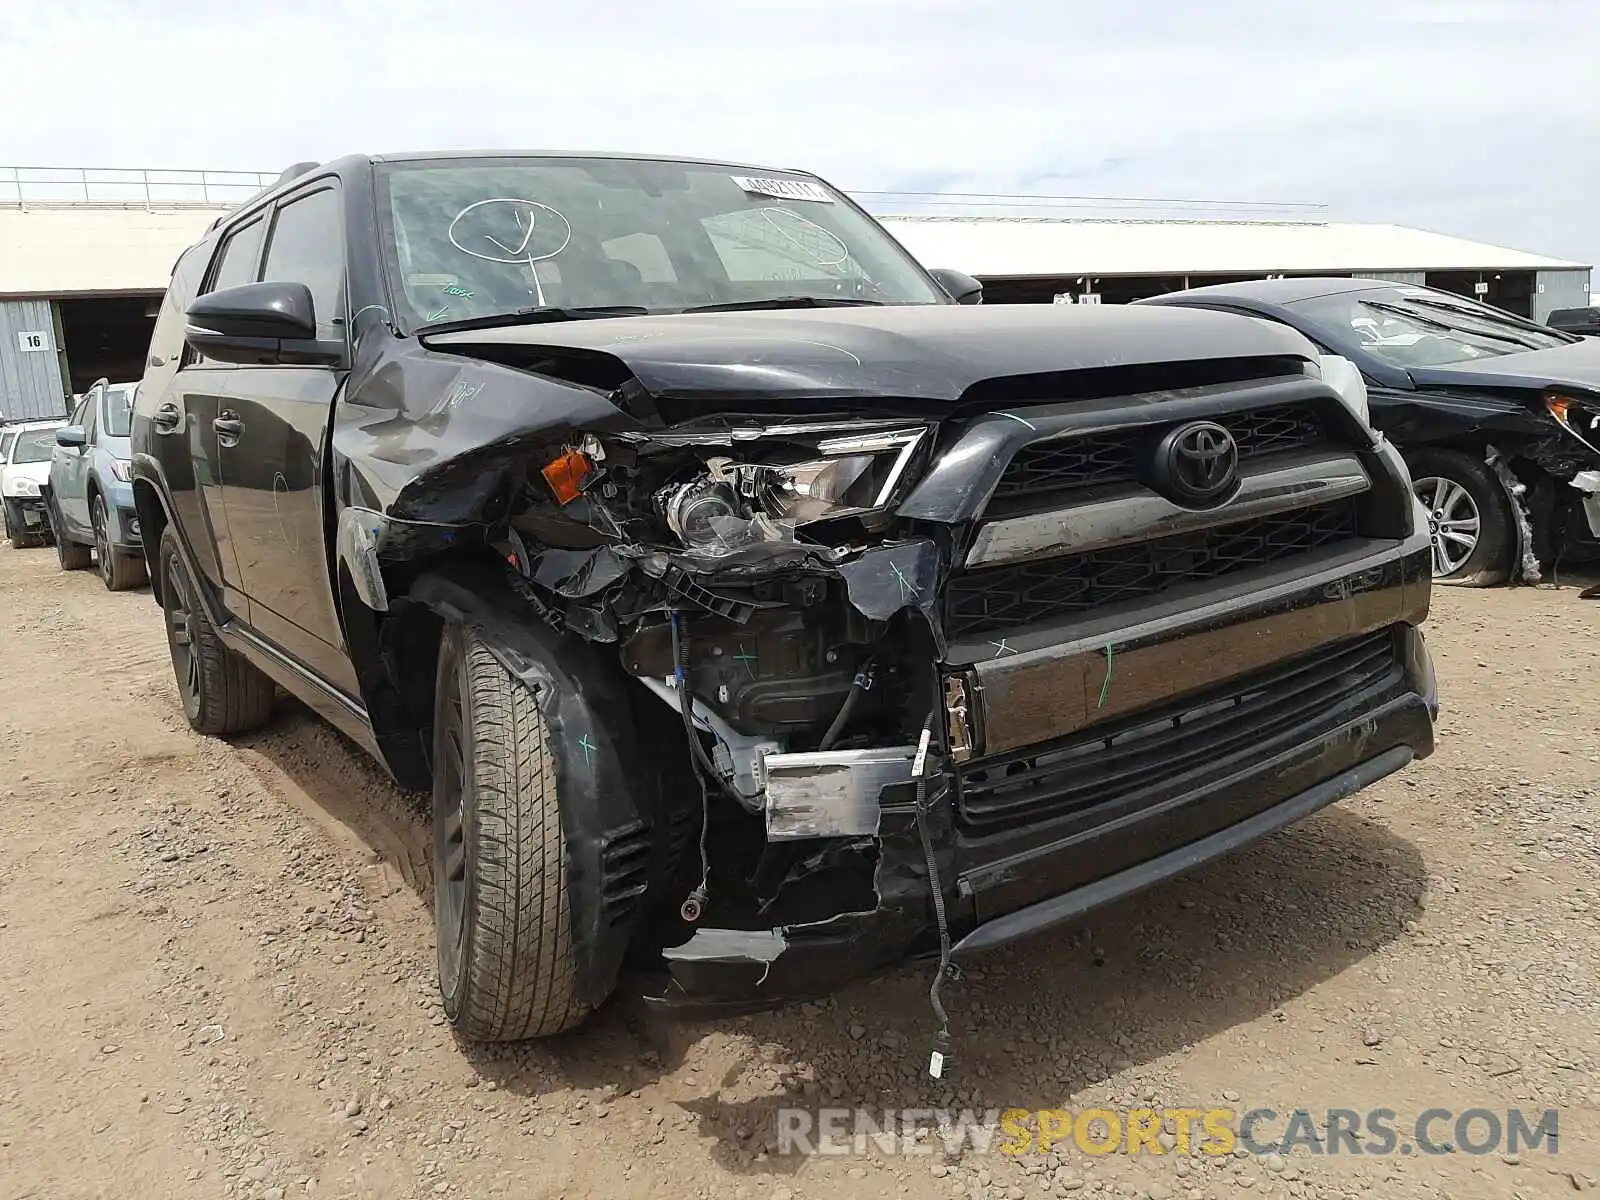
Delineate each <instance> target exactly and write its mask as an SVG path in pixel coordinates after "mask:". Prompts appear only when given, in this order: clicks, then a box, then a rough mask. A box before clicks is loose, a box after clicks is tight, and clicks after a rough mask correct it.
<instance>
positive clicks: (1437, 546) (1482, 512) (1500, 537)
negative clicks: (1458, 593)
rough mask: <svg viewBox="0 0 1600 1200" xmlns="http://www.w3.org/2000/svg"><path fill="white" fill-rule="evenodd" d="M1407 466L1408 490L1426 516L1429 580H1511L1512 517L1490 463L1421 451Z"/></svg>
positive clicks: (1483, 583) (1470, 583)
mask: <svg viewBox="0 0 1600 1200" xmlns="http://www.w3.org/2000/svg"><path fill="white" fill-rule="evenodd" d="M1410 467H1411V480H1412V490H1413V491H1415V492H1416V496H1417V499H1418V500H1420V501H1421V502H1422V507H1423V508H1424V509H1425V510H1426V511H1427V514H1428V535H1429V538H1430V539H1431V541H1432V543H1433V577H1434V578H1435V579H1436V580H1438V581H1439V582H1441V583H1454V584H1461V585H1464V586H1466V587H1492V586H1493V585H1495V584H1497V583H1504V582H1505V581H1506V580H1507V579H1508V578H1510V576H1511V566H1512V559H1513V557H1514V556H1515V554H1516V518H1515V514H1513V512H1512V511H1511V500H1510V498H1509V497H1507V495H1506V493H1505V489H1504V488H1503V487H1502V486H1501V485H1500V480H1499V479H1498V478H1497V477H1496V476H1495V473H1494V471H1493V470H1492V469H1491V468H1490V466H1489V464H1488V463H1485V462H1482V461H1480V460H1478V459H1476V458H1473V457H1472V456H1471V455H1470V454H1463V453H1461V452H1460V451H1458V450H1423V451H1419V452H1418V453H1417V454H1416V455H1414V456H1413V457H1412V459H1411V462H1410Z"/></svg>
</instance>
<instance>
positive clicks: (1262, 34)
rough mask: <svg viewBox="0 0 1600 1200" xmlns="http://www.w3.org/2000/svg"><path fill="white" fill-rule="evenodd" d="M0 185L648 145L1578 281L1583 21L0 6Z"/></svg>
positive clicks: (109, 2)
mask: <svg viewBox="0 0 1600 1200" xmlns="http://www.w3.org/2000/svg"><path fill="white" fill-rule="evenodd" d="M4 7H5V10H6V19H5V20H4V22H3V23H0V111H3V112H4V113H5V114H6V119H5V121H4V123H3V126H0V163H4V164H12V163H17V164H23V165H34V164H40V165H58V164H68V165H80V164H82V165H97V166H150V167H157V166H160V167H214V168H235V169H252V170H273V171H276V170H278V169H279V168H281V167H282V166H284V165H286V164H288V163H289V162H292V161H295V160H298V159H306V158H317V159H321V158H328V157H333V156H335V155H337V154H340V153H344V152H348V151H355V150H365V151H384V150H412V149H422V148H431V147H442V148H468V147H539V148H550V147H556V148H566V149H604V150H645V151H651V152H660V153H674V154H676V153H682V154H688V155H697V156H706V157H728V158H735V159H741V160H751V161H756V162H762V163H766V164H770V165H796V166H806V167H809V168H811V169H813V170H816V171H818V172H820V173H821V174H823V175H825V176H827V177H828V178H830V179H831V180H833V181H834V182H835V183H837V184H839V185H841V186H843V187H846V188H850V189H857V190H866V189H897V190H899V189H915V190H951V191H966V192H1007V193H1012V192H1026V193H1044V194H1071V195H1093V196H1156V197H1195V198H1208V199H1221V200H1249V201H1278V202H1281V201H1313V202H1322V203H1326V204H1328V205H1329V206H1330V211H1331V214H1332V215H1333V216H1334V217H1336V218H1343V219H1349V220H1373V221H1394V222H1398V223H1402V224H1413V225H1419V226H1424V227H1427V228H1432V229H1437V230H1441V231H1445V232H1450V233H1457V234H1461V235H1464V236H1468V237H1476V238H1480V239H1483V240H1486V241H1493V242H1500V243H1504V244H1509V245H1512V246H1516V247H1519V248H1523V249H1528V250H1533V251H1538V252H1543V253H1548V254H1553V255H1558V256H1562V257H1569V258H1576V259H1578V260H1580V261H1583V262H1588V263H1600V155H1597V153H1596V151H1595V146H1596V134H1597V133H1600V81H1597V77H1596V64H1597V63H1600V53H1597V51H1600V36H1597V35H1600V4H1596V3H1595V2H1594V0H1341V2H1340V3H1337V4H1320V3H1319V4H1311V3H1307V2H1306V0H1211V2H1209V3H1195V2H1194V0H1117V2H1110V3H1103V2H1100V0H988V3H980V2H977V0H965V2H962V0H717V2H716V3H702V2H701V0H677V2H675V3H665V2H657V0H610V2H609V3H603V4H596V5H593V6H584V5H579V4H568V3H561V4H557V3H551V2H550V0H543V2H541V0H531V2H529V0H474V2H467V0H459V2H458V3H454V4H448V5H447V4H441V3H435V2H433V0H257V2H255V3H250V4H242V5H230V4H228V3H227V0H140V2H139V3H138V4H135V3H133V0H5V4H4Z"/></svg>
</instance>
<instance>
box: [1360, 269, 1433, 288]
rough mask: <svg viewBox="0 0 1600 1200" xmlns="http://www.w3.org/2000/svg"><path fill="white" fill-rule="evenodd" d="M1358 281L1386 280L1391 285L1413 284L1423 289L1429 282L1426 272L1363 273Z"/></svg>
mask: <svg viewBox="0 0 1600 1200" xmlns="http://www.w3.org/2000/svg"><path fill="white" fill-rule="evenodd" d="M1356 278H1357V279H1384V280H1387V281H1388V282H1390V283H1412V284H1415V285H1416V286H1418V287H1421V286H1422V285H1423V284H1425V283H1426V282H1427V278H1428V277H1427V273H1426V272H1425V271H1362V272H1361V273H1360V274H1358V275H1357V276H1356Z"/></svg>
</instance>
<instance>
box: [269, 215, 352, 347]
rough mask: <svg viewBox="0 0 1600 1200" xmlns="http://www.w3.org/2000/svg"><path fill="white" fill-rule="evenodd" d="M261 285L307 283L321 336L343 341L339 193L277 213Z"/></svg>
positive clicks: (341, 235) (342, 234)
mask: <svg viewBox="0 0 1600 1200" xmlns="http://www.w3.org/2000/svg"><path fill="white" fill-rule="evenodd" d="M261 280H262V282H263V283H303V284H305V285H306V287H308V288H310V289H311V302H312V305H313V306H314V308H315V311H316V314H317V333H318V336H319V337H323V338H335V337H338V336H339V333H338V329H337V327H336V326H335V325H334V322H335V321H336V320H337V319H339V318H340V317H342V316H343V315H344V231H343V229H342V227H341V223H340V220H339V193H338V192H336V191H334V190H333V189H332V188H323V189H322V190H321V191H316V192H312V193H310V194H309V195H305V196H301V197H299V198H298V199H295V200H291V201H290V202H289V203H287V204H285V205H284V206H283V207H282V208H280V209H278V215H277V217H276V219H274V221H273V223H272V238H271V240H270V241H269V242H268V243H267V261H266V265H265V266H264V267H263V268H262V271H261Z"/></svg>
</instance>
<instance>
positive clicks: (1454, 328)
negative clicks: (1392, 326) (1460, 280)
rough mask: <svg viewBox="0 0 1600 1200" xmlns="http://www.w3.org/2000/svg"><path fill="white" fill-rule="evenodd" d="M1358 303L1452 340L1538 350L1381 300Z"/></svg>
mask: <svg viewBox="0 0 1600 1200" xmlns="http://www.w3.org/2000/svg"><path fill="white" fill-rule="evenodd" d="M1360 303H1361V304H1362V306H1363V307H1366V308H1375V309H1377V310H1378V311H1379V312H1387V313H1395V314H1396V315H1398V316H1402V317H1404V318H1405V319H1406V320H1408V321H1415V322H1416V323H1417V324H1418V325H1421V326H1422V327H1423V328H1425V329H1442V330H1444V331H1445V332H1446V333H1448V334H1449V335H1450V336H1451V337H1454V338H1463V337H1466V338H1488V339H1489V340H1490V341H1491V342H1509V343H1510V344H1511V345H1513V346H1521V347H1522V348H1523V349H1524V350H1538V349H1539V348H1540V347H1538V346H1534V345H1531V344H1530V343H1528V342H1525V341H1523V340H1522V339H1521V338H1514V337H1512V336H1511V335H1510V334H1505V333H1494V332H1492V331H1490V330H1488V329H1478V328H1476V327H1473V328H1471V329H1463V328H1461V326H1459V325H1448V324H1446V323H1445V322H1443V321H1437V320H1435V319H1434V318H1432V317H1426V316H1423V315H1422V314H1421V313H1419V312H1417V311H1416V309H1414V308H1411V307H1410V306H1409V305H1405V304H1387V303H1385V302H1384V301H1382V300H1362V301H1361V302H1360ZM1416 303H1418V304H1421V303H1424V301H1420V300H1419V301H1417V302H1416ZM1434 307H1435V308H1441V309H1447V310H1449V311H1450V312H1456V313H1460V312H1461V310H1460V309H1458V308H1457V307H1456V306H1455V305H1453V304H1435V305H1434ZM1461 315H1462V316H1464V317H1468V318H1470V317H1471V316H1472V314H1471V313H1461Z"/></svg>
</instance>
